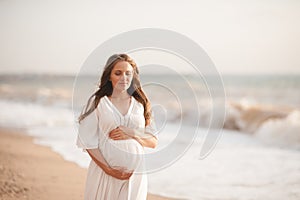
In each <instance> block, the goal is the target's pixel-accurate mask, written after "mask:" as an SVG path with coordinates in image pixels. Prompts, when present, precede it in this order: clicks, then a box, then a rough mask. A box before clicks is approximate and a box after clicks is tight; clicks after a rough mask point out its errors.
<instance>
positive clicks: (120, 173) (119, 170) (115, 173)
mask: <svg viewBox="0 0 300 200" xmlns="http://www.w3.org/2000/svg"><path fill="white" fill-rule="evenodd" d="M104 172H105V173H106V174H108V175H110V176H112V177H114V178H117V179H120V180H128V179H129V178H130V177H131V175H132V173H133V172H128V171H125V168H123V167H107V169H105V170H104Z"/></svg>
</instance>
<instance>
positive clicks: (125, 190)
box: [77, 96, 156, 200]
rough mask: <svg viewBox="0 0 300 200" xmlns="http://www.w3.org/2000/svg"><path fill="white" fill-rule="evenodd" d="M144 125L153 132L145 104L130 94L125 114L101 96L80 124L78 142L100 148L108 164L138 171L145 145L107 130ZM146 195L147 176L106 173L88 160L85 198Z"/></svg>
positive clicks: (136, 199) (135, 199)
mask: <svg viewBox="0 0 300 200" xmlns="http://www.w3.org/2000/svg"><path fill="white" fill-rule="evenodd" d="M120 125H123V126H126V127H129V128H134V129H135V128H146V131H147V132H148V133H152V134H154V133H155V131H156V127H155V124H154V121H153V120H151V123H150V125H148V126H147V127H145V119H144V107H143V105H142V104H141V103H139V102H138V101H137V100H135V98H134V97H131V102H130V106H129V109H128V112H127V113H126V115H123V114H121V113H120V112H119V110H118V109H117V108H116V107H115V106H114V105H113V104H112V102H111V101H110V100H109V99H108V97H107V96H104V97H102V98H101V99H100V101H99V104H98V107H97V108H96V109H95V110H94V111H93V112H92V113H91V114H89V115H88V116H87V117H85V118H84V119H83V120H82V121H81V122H80V124H79V129H78V137H77V146H78V147H79V148H82V149H83V150H84V151H85V149H94V148H99V150H100V151H101V153H102V155H103V156H104V158H105V160H106V161H107V162H108V164H109V165H110V166H121V167H126V168H127V169H128V170H134V171H136V172H141V171H142V169H143V167H144V157H143V154H144V149H143V147H142V146H141V145H140V143H138V142H137V141H136V140H134V139H128V140H112V139H110V138H109V137H108V133H109V132H110V131H111V130H112V129H115V128H116V127H117V126H120ZM146 196H147V176H146V174H144V173H133V175H132V176H131V177H130V179H129V180H119V179H116V178H114V177H112V176H109V175H107V174H106V173H105V172H104V171H103V170H102V169H101V168H100V167H99V166H97V165H96V163H95V162H94V161H93V160H91V162H90V165H89V168H88V173H87V179H86V186H85V194H84V199H85V200H102V199H103V200H144V199H146Z"/></svg>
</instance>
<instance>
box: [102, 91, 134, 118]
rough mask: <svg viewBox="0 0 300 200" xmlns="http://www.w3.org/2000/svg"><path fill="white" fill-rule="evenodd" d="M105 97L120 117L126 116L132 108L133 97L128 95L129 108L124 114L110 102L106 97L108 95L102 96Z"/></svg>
mask: <svg viewBox="0 0 300 200" xmlns="http://www.w3.org/2000/svg"><path fill="white" fill-rule="evenodd" d="M104 97H105V98H106V100H107V101H108V103H109V104H110V106H111V107H112V108H113V109H114V110H115V111H116V112H117V113H118V114H119V115H120V116H122V117H126V116H127V115H129V114H130V113H131V111H132V108H133V101H134V98H133V97H132V96H130V105H129V108H128V110H127V112H126V114H125V115H123V114H122V113H121V112H120V111H119V109H118V108H117V107H116V106H115V105H114V104H113V103H112V101H111V100H110V99H109V98H108V96H106V95H105V96H104Z"/></svg>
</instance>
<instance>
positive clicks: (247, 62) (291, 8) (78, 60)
mask: <svg viewBox="0 0 300 200" xmlns="http://www.w3.org/2000/svg"><path fill="white" fill-rule="evenodd" d="M299 11H300V1H298V0H281V1H280V0H273V1H272V0H248V1H245V0H236V1H233V0H229V1H221V0H220V1H200V0H195V1H190V0H185V1H183V0H181V1H176V0H172V1H171V0H163V1H158V0H152V1H142V0H126V1H116V0H114V1H101V0H98V1H88V0H85V1H83V0H82V1H79V0H51V1H46V0H35V1H34V0H26V1H24V0H0V26H1V31H0V44H1V45H0V73H7V72H8V73H24V72H25V73H31V72H33V73H59V74H75V73H77V72H78V71H79V69H80V67H81V65H82V64H83V62H84V61H85V59H86V58H87V57H88V56H89V54H90V53H91V52H92V51H93V50H94V49H95V48H96V47H97V46H99V45H100V44H101V43H102V42H104V41H106V40H108V39H110V38H111V37H113V36H115V35H118V34H120V33H122V32H125V31H130V30H134V29H138V28H163V29H169V30H173V31H176V32H178V33H181V34H183V35H186V36H187V37H189V38H191V39H192V40H194V41H195V42H197V43H198V44H199V45H200V46H201V47H202V48H203V49H204V50H205V51H206V52H207V54H208V55H209V56H210V57H211V59H212V60H213V62H214V63H215V65H216V67H217V69H218V70H219V71H220V72H221V73H223V74H225V73H226V74H233V73H235V74H236V73H255V74H261V73H264V74H265V73H278V74H282V73H298V74H300V37H299V36H300V20H299V19H300V12H299Z"/></svg>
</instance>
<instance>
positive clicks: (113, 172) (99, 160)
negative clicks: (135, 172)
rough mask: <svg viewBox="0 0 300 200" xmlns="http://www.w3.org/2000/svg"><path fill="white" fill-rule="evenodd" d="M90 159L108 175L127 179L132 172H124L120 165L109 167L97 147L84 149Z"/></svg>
mask: <svg viewBox="0 0 300 200" xmlns="http://www.w3.org/2000/svg"><path fill="white" fill-rule="evenodd" d="M86 151H87V152H88V153H89V155H90V157H91V158H92V160H93V161H94V162H95V163H96V164H97V165H98V166H99V167H100V168H101V169H102V170H103V171H104V172H105V173H106V174H108V175H110V176H112V177H115V178H117V179H120V180H126V179H129V178H130V176H131V175H132V172H129V173H128V172H125V171H124V170H125V169H124V168H122V167H114V168H112V167H110V166H109V165H108V163H107V162H106V160H105V159H104V157H103V155H102V153H101V152H100V151H99V149H86Z"/></svg>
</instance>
